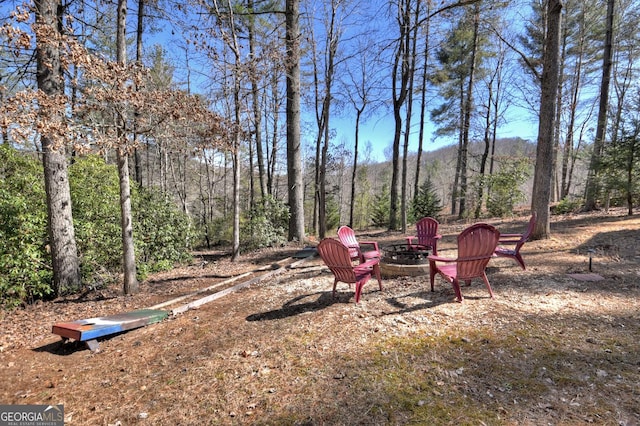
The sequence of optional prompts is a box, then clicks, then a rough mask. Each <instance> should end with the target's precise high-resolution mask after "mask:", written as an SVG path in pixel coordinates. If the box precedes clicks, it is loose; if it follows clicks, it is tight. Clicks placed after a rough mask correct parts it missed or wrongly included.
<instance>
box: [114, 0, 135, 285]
mask: <svg viewBox="0 0 640 426" xmlns="http://www.w3.org/2000/svg"><path fill="white" fill-rule="evenodd" d="M126 22H127V0H118V28H117V32H116V50H117V61H118V63H119V64H125V63H126V62H127V50H126V49H127V46H126V39H125V29H126ZM118 138H119V141H118V143H119V144H121V145H122V146H120V147H118V148H116V154H117V157H118V176H119V179H120V214H121V217H120V225H121V227H122V266H123V272H124V294H133V293H136V292H137V291H138V280H137V278H136V258H135V250H134V245H133V218H132V214H131V187H130V184H129V159H128V153H127V151H126V134H125V122H124V119H123V117H118Z"/></svg>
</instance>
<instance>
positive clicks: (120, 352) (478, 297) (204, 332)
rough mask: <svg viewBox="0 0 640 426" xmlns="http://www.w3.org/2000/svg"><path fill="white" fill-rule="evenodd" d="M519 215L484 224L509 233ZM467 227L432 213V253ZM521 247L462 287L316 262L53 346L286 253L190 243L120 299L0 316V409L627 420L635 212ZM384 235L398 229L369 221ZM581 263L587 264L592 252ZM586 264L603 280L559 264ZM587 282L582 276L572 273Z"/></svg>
mask: <svg viewBox="0 0 640 426" xmlns="http://www.w3.org/2000/svg"><path fill="white" fill-rule="evenodd" d="M527 220H528V217H525V216H522V217H516V218H513V219H507V220H491V221H488V222H489V223H492V224H493V225H495V226H496V227H498V229H500V230H501V231H502V232H521V231H523V230H524V228H525V226H526V222H527ZM467 225H468V224H467V223H461V222H451V223H443V224H441V229H440V230H441V233H442V234H443V239H442V242H441V244H440V246H439V252H440V253H439V254H440V255H442V256H448V255H452V254H454V253H455V236H456V235H457V233H458V232H460V231H461V230H462V229H463V228H464V227H465V226H467ZM551 230H552V238H550V239H548V240H541V241H531V242H528V243H527V244H526V245H525V246H524V248H523V249H522V253H523V254H524V257H525V261H526V262H527V270H526V271H523V270H521V269H520V268H519V267H518V266H517V264H516V263H515V262H513V261H511V260H509V259H494V260H492V261H491V263H490V266H489V268H488V277H489V280H490V281H491V285H492V288H493V291H494V294H495V298H494V299H490V298H489V297H488V296H489V295H488V292H487V290H486V288H485V287H484V285H483V284H482V282H480V281H474V282H473V283H472V285H471V286H470V287H465V286H463V287H462V292H463V295H464V296H465V301H464V303H462V304H460V303H455V302H454V295H453V290H452V288H451V286H450V285H448V284H446V283H444V282H443V281H442V280H441V279H440V278H439V277H438V278H436V289H435V292H433V293H432V292H430V289H429V279H428V276H427V275H423V276H405V277H394V278H385V279H384V282H383V284H384V290H383V291H382V292H380V291H379V290H378V286H377V283H376V282H375V281H371V282H369V283H368V284H367V285H366V286H365V287H364V291H363V295H362V299H361V301H360V303H359V304H357V305H356V304H355V303H354V298H353V295H354V294H353V288H350V287H349V286H347V285H346V284H342V283H340V284H338V295H337V298H335V299H334V298H332V296H331V287H332V282H333V277H332V275H331V274H330V273H329V272H328V271H327V270H326V269H323V268H321V267H320V266H321V262H319V261H318V259H312V260H309V261H307V262H305V263H304V265H303V267H300V268H296V269H294V270H290V271H287V272H284V273H282V274H277V275H274V276H273V277H271V278H269V279H267V280H264V281H261V282H259V283H256V284H253V285H251V286H249V287H247V288H244V289H242V290H239V291H237V292H234V293H231V294H229V295H227V296H224V297H222V298H220V299H218V300H215V301H213V302H210V303H207V304H204V305H202V306H201V307H199V308H197V309H194V310H189V311H187V312H184V313H181V314H178V315H176V316H170V317H169V318H168V319H166V320H164V321H162V322H160V323H157V324H153V325H149V326H146V327H142V328H138V329H135V330H132V331H129V332H126V333H122V334H119V335H116V336H112V337H110V338H107V339H103V340H101V341H100V342H99V350H98V351H97V352H91V351H89V350H87V348H86V347H85V345H84V344H81V343H80V344H79V343H77V342H71V343H66V344H62V342H61V339H60V338H59V337H58V336H56V335H53V334H52V333H51V327H52V325H53V324H54V323H56V322H59V321H71V320H77V319H83V318H92V317H99V316H106V315H111V314H117V313H123V312H129V311H132V310H135V309H139V308H145V307H149V306H152V305H154V304H157V303H160V302H162V301H165V300H169V299H172V298H175V297H178V296H180V295H183V294H186V293H189V292H192V291H195V290H197V289H200V288H204V287H207V286H209V285H211V283H214V282H216V281H219V280H220V279H222V278H224V277H231V276H234V275H237V274H240V273H242V272H245V271H250V270H254V269H256V268H259V267H263V266H265V265H269V264H272V263H274V262H276V261H277V260H280V259H284V258H287V257H289V256H292V255H293V254H294V253H295V252H296V251H297V250H298V248H296V247H282V248H278V249H268V250H263V251H260V252H257V253H252V254H246V255H244V256H242V260H241V261H240V262H236V263H231V262H230V261H229V258H228V256H225V255H223V254H221V253H215V252H211V253H201V254H200V256H199V257H198V258H197V259H196V261H195V262H194V263H193V265H190V266H188V267H183V268H179V269H175V270H173V271H171V272H167V273H162V274H157V275H155V276H153V277H151V278H150V279H148V280H147V281H145V282H144V283H142V284H141V292H140V293H139V294H137V295H135V296H129V297H125V296H122V295H120V294H119V293H118V289H99V290H95V291H91V292H89V293H87V294H85V295H83V296H82V297H80V298H73V299H64V300H56V301H53V302H47V303H38V304H36V305H33V306H29V307H27V308H25V309H20V310H17V311H14V312H11V313H2V314H0V315H1V316H0V325H1V327H2V335H1V339H0V365H1V366H2V368H1V369H0V404H51V405H56V404H63V405H64V412H65V424H69V425H130V424H148V425H201V424H212V425H218V424H223V425H226V424H229V425H234V424H237V425H245V424H247V425H249V424H250V425H254V424H265V425H266V424H273V425H281V424H285V425H287V424H289V425H354V424H361V425H379V424H393V425H395V424H414V425H416V424H470V425H471V424H473V425H480V424H500V425H541V424H549V425H559V424H567V425H579V424H580V425H581V424H602V425H638V424H640V310H639V303H638V302H639V300H640V285H639V278H640V216H631V217H629V216H626V215H625V211H623V210H615V211H610V212H608V213H604V212H599V213H592V214H580V215H569V216H558V217H556V216H554V217H553V219H552V225H551ZM359 238H360V239H361V240H365V239H376V240H377V241H378V242H379V244H380V245H381V246H384V245H387V244H393V243H397V242H402V241H403V239H404V236H403V235H402V234H400V233H393V234H390V233H384V232H380V233H374V232H372V233H369V234H366V235H364V234H362V235H359ZM590 254H591V257H592V261H591V265H592V266H591V269H592V271H589V255H590ZM589 272H592V273H593V274H597V276H599V277H602V280H599V281H592V280H584V279H578V278H580V277H581V276H578V278H575V276H571V275H569V274H586V273H589ZM582 277H584V276H582Z"/></svg>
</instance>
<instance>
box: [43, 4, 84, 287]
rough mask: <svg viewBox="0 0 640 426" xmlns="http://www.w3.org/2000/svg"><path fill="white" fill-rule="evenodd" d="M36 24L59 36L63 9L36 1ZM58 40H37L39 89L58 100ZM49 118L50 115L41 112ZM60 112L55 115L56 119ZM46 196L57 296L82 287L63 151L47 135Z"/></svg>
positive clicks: (60, 85)
mask: <svg viewBox="0 0 640 426" xmlns="http://www.w3.org/2000/svg"><path fill="white" fill-rule="evenodd" d="M35 5H36V12H35V14H36V23H37V24H39V25H42V26H43V27H45V28H47V31H50V32H51V33H52V34H60V32H61V24H62V5H61V3H60V1H59V0H40V1H36V4H35ZM52 40H56V38H55V37H51V38H47V39H37V40H36V60H37V81H38V89H39V90H41V91H42V92H44V94H45V95H47V96H50V97H55V96H59V95H62V94H63V91H64V90H63V80H62V69H61V65H60V47H59V45H58V42H57V41H52ZM42 113H43V114H45V115H46V114H48V113H49V112H48V111H42ZM55 113H57V111H55V112H53V113H52V114H51V115H54V114H55ZM40 140H41V143H42V163H43V167H44V183H45V192H46V196H47V210H48V225H49V238H50V243H51V262H52V267H53V292H54V295H56V296H58V295H60V294H61V293H63V292H64V291H66V290H68V289H78V288H79V287H80V285H81V276H80V264H79V260H78V250H77V246H76V239H75V229H74V226H73V215H72V211H71V190H70V188H69V177H68V174H67V159H66V155H65V149H64V147H60V148H57V147H56V146H55V143H54V140H53V139H52V137H51V136H50V135H48V134H42V135H40Z"/></svg>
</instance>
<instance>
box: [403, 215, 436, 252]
mask: <svg viewBox="0 0 640 426" xmlns="http://www.w3.org/2000/svg"><path fill="white" fill-rule="evenodd" d="M438 226H439V223H438V221H437V220H435V219H434V218H432V217H423V218H422V219H420V220H419V221H418V222H416V234H417V235H416V236H411V237H407V248H408V249H409V250H411V249H412V248H414V247H415V246H416V244H417V245H420V246H424V247H428V248H429V249H430V250H431V254H434V255H437V254H438V240H439V239H440V238H442V235H440V234H438ZM414 240H415V241H414Z"/></svg>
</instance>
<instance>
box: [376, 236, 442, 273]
mask: <svg viewBox="0 0 640 426" xmlns="http://www.w3.org/2000/svg"><path fill="white" fill-rule="evenodd" d="M429 253H430V250H429V247H427V246H423V245H420V244H412V245H411V246H408V245H407V244H394V245H390V246H387V247H384V248H383V256H382V258H381V259H380V270H381V272H382V274H383V275H385V276H386V277H394V276H403V275H411V276H416V275H423V274H426V273H427V272H428V271H429V260H428V259H427V256H429Z"/></svg>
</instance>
